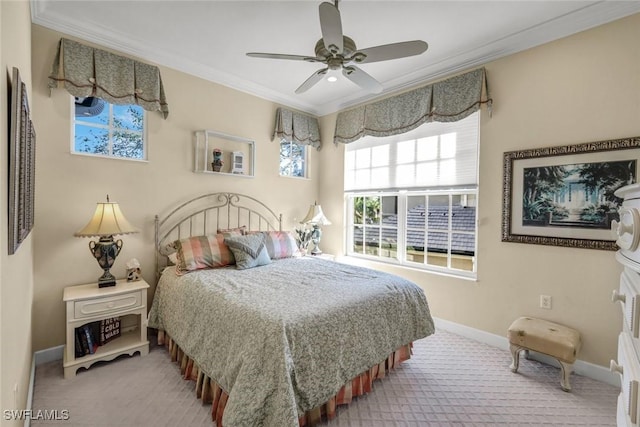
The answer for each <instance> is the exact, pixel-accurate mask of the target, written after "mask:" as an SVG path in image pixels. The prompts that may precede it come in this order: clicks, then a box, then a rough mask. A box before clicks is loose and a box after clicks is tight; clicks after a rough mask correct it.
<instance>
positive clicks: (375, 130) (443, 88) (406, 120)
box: [333, 68, 492, 144]
mask: <svg viewBox="0 0 640 427" xmlns="http://www.w3.org/2000/svg"><path fill="white" fill-rule="evenodd" d="M484 103H486V104H488V105H489V106H491V103H492V100H491V98H489V97H488V94H487V80H486V72H485V69H484V68H479V69H477V70H473V71H470V72H468V73H465V74H462V75H459V76H455V77H452V78H450V79H447V80H444V81H441V82H438V83H434V84H432V85H428V86H423V87H420V88H417V89H414V90H411V91H409V92H405V93H402V94H399V95H396V96H392V97H390V98H386V99H383V100H380V101H377V102H373V103H371V104H366V105H361V106H359V107H356V108H353V109H351V110H348V111H344V112H341V113H339V114H338V117H337V120H336V132H335V136H334V140H333V141H334V142H335V143H343V144H348V143H350V142H353V141H356V140H358V139H360V138H362V137H363V136H365V135H371V136H377V137H381V136H391V135H399V134H401V133H405V132H408V131H410V130H413V129H415V128H417V127H418V126H420V125H422V124H424V123H427V122H432V121H436V122H455V121H458V120H462V119H464V118H465V117H467V116H469V115H470V114H472V113H473V112H475V111H477V110H478V109H479V108H480V106H481V105H482V104H484Z"/></svg>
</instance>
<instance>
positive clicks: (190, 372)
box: [158, 331, 413, 427]
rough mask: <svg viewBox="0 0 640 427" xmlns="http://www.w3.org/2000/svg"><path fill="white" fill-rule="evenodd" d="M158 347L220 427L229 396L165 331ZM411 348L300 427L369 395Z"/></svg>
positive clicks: (364, 375) (305, 419)
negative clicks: (191, 383) (192, 386)
mask: <svg viewBox="0 0 640 427" xmlns="http://www.w3.org/2000/svg"><path fill="white" fill-rule="evenodd" d="M158 345H164V346H165V347H167V349H168V350H169V355H170V356H171V361H172V362H176V363H178V364H179V365H180V373H181V374H182V376H183V378H184V379H186V380H193V381H195V383H196V397H197V398H198V399H201V400H202V402H203V403H211V418H212V420H213V421H214V422H215V423H216V425H217V426H218V427H223V425H222V414H223V413H224V408H225V406H226V404H227V399H228V398H229V395H228V394H227V393H226V392H225V391H224V390H222V388H220V386H219V385H218V384H217V383H216V382H215V381H213V380H212V379H211V378H209V377H208V376H207V375H205V374H204V373H203V372H202V371H201V370H200V368H199V367H198V365H197V364H196V363H195V362H194V361H193V359H191V358H190V357H189V356H187V355H186V354H185V353H184V352H183V351H182V350H181V349H180V347H179V346H178V345H177V344H176V343H175V342H174V341H173V340H172V339H171V337H170V336H169V335H167V334H166V333H165V332H164V331H158ZM412 347H413V344H412V343H410V344H407V345H404V346H402V347H399V348H397V349H396V350H395V351H394V352H393V353H391V354H390V355H389V356H388V357H387V358H386V359H385V360H383V361H382V362H380V363H378V364H377V365H374V366H372V367H371V368H369V369H368V370H366V371H365V372H363V373H361V374H360V375H358V376H357V377H355V378H354V379H352V380H351V381H349V382H348V383H346V384H345V385H343V386H342V388H341V389H340V390H339V391H338V393H337V394H336V395H335V396H333V397H332V398H331V399H329V401H327V402H325V403H324V404H322V405H320V406H318V407H317V408H314V409H312V410H310V411H308V412H306V413H305V414H303V415H302V416H301V417H300V418H299V424H300V427H311V426H314V425H316V424H318V423H320V422H321V421H323V420H332V419H333V418H335V416H336V408H337V406H338V405H348V404H349V403H351V400H352V399H353V398H354V397H357V396H361V395H363V394H366V393H368V392H370V391H371V389H372V385H373V381H374V380H376V379H378V378H384V377H385V375H386V374H387V372H389V371H390V370H391V369H393V368H394V367H395V366H396V365H398V364H400V363H402V362H404V361H405V360H409V359H410V358H411V349H412Z"/></svg>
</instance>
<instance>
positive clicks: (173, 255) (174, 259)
mask: <svg viewBox="0 0 640 427" xmlns="http://www.w3.org/2000/svg"><path fill="white" fill-rule="evenodd" d="M167 258H169V262H170V263H171V264H173V265H178V253H177V252H173V253H170V254H169V255H167Z"/></svg>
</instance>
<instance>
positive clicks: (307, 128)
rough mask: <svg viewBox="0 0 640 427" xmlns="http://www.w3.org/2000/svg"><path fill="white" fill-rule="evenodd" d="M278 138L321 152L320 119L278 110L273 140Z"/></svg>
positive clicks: (281, 109)
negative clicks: (308, 146)
mask: <svg viewBox="0 0 640 427" xmlns="http://www.w3.org/2000/svg"><path fill="white" fill-rule="evenodd" d="M276 137H278V138H280V139H287V140H289V141H293V142H296V143H298V144H305V145H310V146H312V147H314V148H316V149H317V150H320V128H319V126H318V119H316V118H315V117H311V116H307V115H305V114H300V113H296V112H293V111H290V110H286V109H284V108H278V109H277V110H276V126H275V129H274V130H273V137H272V138H271V139H272V140H274V139H275V138H276Z"/></svg>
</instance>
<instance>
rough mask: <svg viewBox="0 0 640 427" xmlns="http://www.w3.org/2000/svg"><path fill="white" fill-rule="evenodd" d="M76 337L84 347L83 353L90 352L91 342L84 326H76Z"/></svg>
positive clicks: (82, 347)
mask: <svg viewBox="0 0 640 427" xmlns="http://www.w3.org/2000/svg"><path fill="white" fill-rule="evenodd" d="M76 338H78V340H79V341H80V348H81V349H82V351H81V353H82V355H83V356H84V355H86V354H89V342H88V341H87V335H86V334H85V333H84V330H83V329H82V326H80V327H78V328H76ZM78 353H80V352H78Z"/></svg>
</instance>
